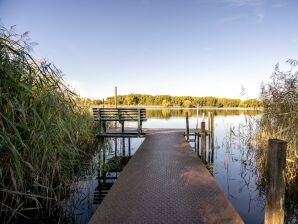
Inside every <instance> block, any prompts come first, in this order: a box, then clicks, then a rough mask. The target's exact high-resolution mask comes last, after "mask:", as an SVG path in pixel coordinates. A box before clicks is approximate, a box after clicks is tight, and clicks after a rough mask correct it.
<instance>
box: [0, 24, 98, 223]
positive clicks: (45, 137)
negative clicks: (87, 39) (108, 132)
mask: <svg viewBox="0 0 298 224" xmlns="http://www.w3.org/2000/svg"><path fill="white" fill-rule="evenodd" d="M29 41H30V40H29V39H28V38H27V36H26V34H24V35H18V34H16V33H15V32H14V31H13V30H6V29H5V28H3V27H0V105H1V107H0V198H1V201H0V216H1V220H5V222H11V221H14V220H15V219H16V218H19V217H24V216H26V214H27V213H28V212H29V211H30V212H31V211H34V212H35V211H36V212H44V213H46V215H51V213H52V212H53V211H54V208H56V207H57V206H58V205H59V203H60V201H61V200H62V199H63V197H64V196H65V195H66V194H67V192H68V190H69V186H70V184H71V182H72V180H73V177H74V176H75V174H76V173H77V172H78V171H79V170H80V167H82V164H84V161H86V158H88V157H89V156H90V153H91V152H92V149H93V147H92V145H93V141H94V123H93V119H92V117H91V115H90V113H89V111H88V110H87V109H83V108H80V107H78V106H77V105H76V103H75V100H76V99H77V97H78V96H77V95H76V94H75V93H73V92H72V91H70V90H69V88H68V87H67V86H66V85H65V83H64V82H63V79H62V73H61V71H59V70H58V69H57V68H56V67H55V66H54V65H52V64H49V63H47V62H45V61H40V60H35V59H34V58H33V57H32V56H31V54H30V48H31V46H30V44H28V42H29Z"/></svg>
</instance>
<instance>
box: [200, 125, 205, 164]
mask: <svg viewBox="0 0 298 224" xmlns="http://www.w3.org/2000/svg"><path fill="white" fill-rule="evenodd" d="M201 158H202V161H203V163H206V129H205V121H202V122H201Z"/></svg>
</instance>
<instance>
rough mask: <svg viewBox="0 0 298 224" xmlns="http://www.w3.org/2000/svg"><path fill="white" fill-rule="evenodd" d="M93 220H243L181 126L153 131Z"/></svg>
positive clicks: (110, 221) (155, 221)
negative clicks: (191, 144)
mask: <svg viewBox="0 0 298 224" xmlns="http://www.w3.org/2000/svg"><path fill="white" fill-rule="evenodd" d="M90 223H243V221H242V219H241V218H240V216H239V215H238V213H237V212H236V210H235V209H234V208H233V206H232V205H231V203H230V202H229V201H228V199H227V198H226V197H225V195H224V193H223V192H222V191H221V190H220V188H219V186H218V185H217V183H216V182H215V180H214V178H213V177H212V176H211V175H210V173H209V172H208V170H207V169H206V167H205V165H204V164H203V163H202V162H201V160H200V159H199V158H198V157H197V155H196V154H195V152H193V151H192V150H191V146H190V145H189V143H188V142H186V141H185V138H184V135H183V132H181V131H173V130H168V131H160V130H159V131H158V133H154V131H153V132H151V134H148V135H147V136H146V139H145V141H144V142H143V143H142V145H141V146H140V148H139V149H138V151H137V152H136V153H135V155H134V156H133V157H132V159H131V160H130V161H129V163H128V164H127V165H126V167H125V168H124V170H123V171H122V172H121V175H120V177H119V178H118V180H117V181H116V183H115V184H114V185H113V187H112V188H111V190H110V191H109V193H108V195H107V197H106V198H105V199H104V201H103V202H102V204H101V205H100V207H99V208H98V209H97V211H96V213H95V214H94V215H93V217H92V218H91V220H90Z"/></svg>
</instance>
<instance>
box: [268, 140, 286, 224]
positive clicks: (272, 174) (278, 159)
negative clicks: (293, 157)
mask: <svg viewBox="0 0 298 224" xmlns="http://www.w3.org/2000/svg"><path fill="white" fill-rule="evenodd" d="M286 151H287V143H286V142H285V141H282V140H278V139H269V141H268V154H267V160H266V163H267V164H266V172H267V175H266V176H267V186H266V188H267V189H266V191H267V192H266V207H265V219H264V223H265V224H269V223H274V224H281V223H284V216H285V214H284V201H285V185H286V183H285V166H286Z"/></svg>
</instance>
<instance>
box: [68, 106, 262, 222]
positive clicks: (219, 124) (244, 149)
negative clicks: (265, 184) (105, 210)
mask: <svg viewBox="0 0 298 224" xmlns="http://www.w3.org/2000/svg"><path fill="white" fill-rule="evenodd" d="M209 111H211V112H213V113H214V115H215V116H214V161H213V164H208V168H209V170H210V172H211V174H212V175H213V176H214V178H215V180H216V182H217V183H218V185H219V186H220V188H221V189H222V191H223V192H224V193H225V195H226V196H227V198H228V199H229V201H230V202H231V203H232V204H233V206H234V208H235V209H236V210H237V211H238V213H239V214H240V216H241V217H242V219H243V220H244V221H245V223H263V219H264V218H263V217H264V207H265V194H264V192H263V190H262V188H260V187H259V184H258V183H259V172H258V169H257V165H256V164H257V161H256V150H255V149H254V147H252V146H251V145H250V144H247V142H246V139H247V138H246V137H247V134H248V133H247V131H248V130H249V127H250V126H246V124H247V121H248V120H250V119H253V118H257V117H258V116H260V115H261V112H260V111H257V110H226V109H222V110H211V109H208V110H207V109H206V110H199V111H197V110H196V109H147V118H148V120H147V121H146V122H145V123H144V124H143V128H183V129H184V128H185V127H186V121H185V116H186V112H188V114H189V123H190V128H195V127H196V125H197V124H199V125H200V122H201V121H202V120H204V119H205V121H206V122H207V120H208V119H207V117H206V115H207V113H208V112H209ZM128 126H129V127H135V126H136V124H128ZM206 126H207V125H206ZM207 127H208V126H207ZM142 141H143V139H141V138H139V139H132V140H131V150H130V154H131V155H132V156H133V154H134V153H135V152H136V150H137V149H138V147H139V146H140V144H141V143H142ZM193 144H194V143H191V145H192V146H194V145H193ZM127 145H128V141H126V142H125V150H128V149H127V148H128V147H127ZM103 148H104V150H101V152H99V151H98V152H97V153H96V154H95V155H94V158H93V159H92V161H91V163H90V169H89V170H88V172H87V175H86V174H84V176H83V177H82V178H80V180H79V181H78V182H76V183H75V184H74V186H73V192H72V193H71V195H70V197H69V199H68V200H65V204H64V208H65V209H64V210H65V211H64V214H66V215H67V217H68V218H67V221H68V222H71V223H87V222H88V221H89V219H90V218H91V216H92V215H93V213H94V212H95V210H96V209H97V207H98V206H99V205H100V203H101V201H102V199H103V198H104V196H105V194H106V193H108V189H109V188H110V187H111V186H112V183H113V182H114V181H115V180H110V181H107V183H105V185H104V186H105V190H102V189H103V188H102V186H103V185H102V182H101V180H99V179H98V176H99V173H101V172H100V171H99V169H98V167H99V164H102V162H100V161H102V160H103V157H105V160H106V161H108V160H109V159H111V158H113V157H114V155H115V142H114V140H113V139H112V140H110V141H108V142H106V143H105V145H104V147H102V149H103ZM122 151H123V145H122V139H119V140H118V141H117V152H116V153H117V155H121V153H122ZM103 153H104V155H103ZM125 153H126V155H127V154H128V152H127V151H126V152H125ZM116 175H119V174H117V173H116ZM120 175H121V174H120ZM99 189H101V190H99ZM99 191H102V192H99Z"/></svg>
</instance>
